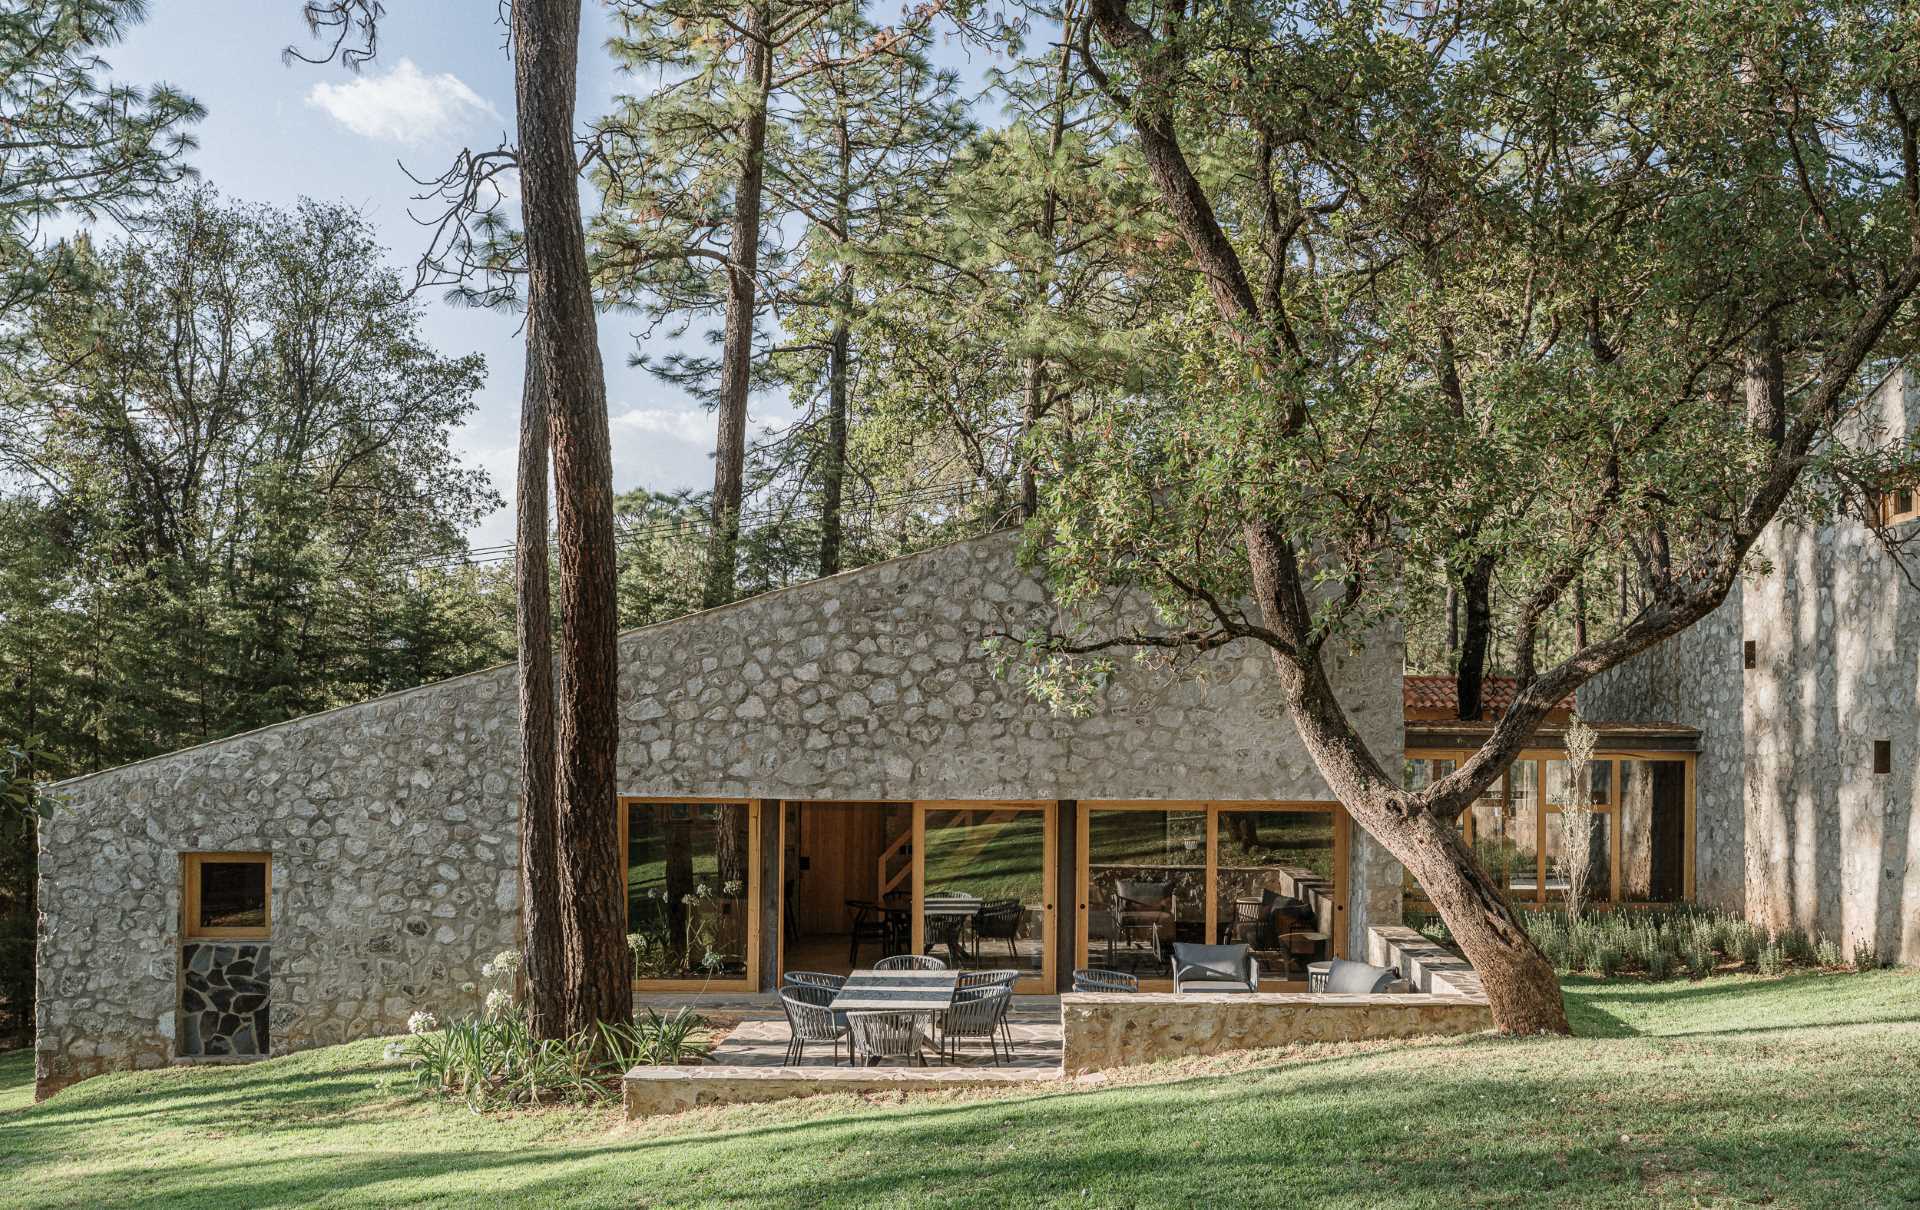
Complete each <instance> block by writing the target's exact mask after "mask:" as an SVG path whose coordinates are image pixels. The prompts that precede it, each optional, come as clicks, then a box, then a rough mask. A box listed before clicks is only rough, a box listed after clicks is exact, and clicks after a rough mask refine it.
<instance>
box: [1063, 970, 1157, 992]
mask: <svg viewBox="0 0 1920 1210" xmlns="http://www.w3.org/2000/svg"><path fill="white" fill-rule="evenodd" d="M1073 990H1074V991H1077V992H1137V991H1139V990H1140V980H1138V979H1136V978H1134V977H1133V976H1132V975H1129V974H1127V973H1126V972H1124V971H1109V970H1102V969H1101V968H1099V967H1097V966H1083V967H1081V968H1080V969H1079V970H1076V971H1074V972H1073Z"/></svg>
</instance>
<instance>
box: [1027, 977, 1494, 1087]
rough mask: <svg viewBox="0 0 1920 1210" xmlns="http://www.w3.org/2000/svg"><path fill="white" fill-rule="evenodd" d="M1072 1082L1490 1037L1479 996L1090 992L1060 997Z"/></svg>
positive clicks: (1490, 1017) (1066, 1062) (1066, 1064)
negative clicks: (1369, 1046) (1373, 1045)
mask: <svg viewBox="0 0 1920 1210" xmlns="http://www.w3.org/2000/svg"><path fill="white" fill-rule="evenodd" d="M1060 1016H1061V1025H1062V1028H1063V1030H1064V1031H1065V1058H1064V1060H1063V1066H1064V1067H1065V1069H1066V1070H1067V1072H1068V1073H1069V1074H1074V1073H1079V1072H1085V1071H1104V1070H1106V1069H1107V1068H1110V1067H1127V1066H1131V1065H1133V1064H1135V1063H1152V1062H1154V1061H1156V1060H1159V1059H1178V1058H1186V1057H1190V1056H1195V1055H1215V1054H1224V1053H1226V1052H1228V1051H1234V1050H1253V1049H1256V1048H1259V1047H1263V1046H1288V1045H1291V1044H1293V1043H1296V1042H1360V1041H1369V1040H1375V1039H1384V1038H1420V1037H1428V1036H1431V1035H1435V1034H1470V1033H1479V1032H1481V1031H1482V1030H1488V1029H1492V1028H1493V1015H1492V1012H1491V1010H1489V1009H1488V1007H1487V1001H1486V998H1485V997H1484V996H1477V997H1476V996H1433V995H1424V994H1420V993H1408V994H1404V995H1383V996H1347V995H1339V996H1336V995H1318V994H1313V993H1305V994H1301V993H1271V992H1258V993H1254V994H1251V995H1247V994H1240V995H1234V994H1224V995H1223V994H1220V993H1209V994H1198V995H1196V994H1188V995H1184V996H1179V995H1172V994H1169V993H1147V992H1137V993H1115V994H1102V993H1088V992H1078V993H1074V994H1071V995H1066V996H1062V997H1060Z"/></svg>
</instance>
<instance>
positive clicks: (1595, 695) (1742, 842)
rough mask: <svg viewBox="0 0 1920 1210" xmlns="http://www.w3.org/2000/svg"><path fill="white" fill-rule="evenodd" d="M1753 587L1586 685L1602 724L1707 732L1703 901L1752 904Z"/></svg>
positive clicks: (1701, 771) (1590, 711)
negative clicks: (1749, 716)
mask: <svg viewBox="0 0 1920 1210" xmlns="http://www.w3.org/2000/svg"><path fill="white" fill-rule="evenodd" d="M1743 613H1744V605H1743V591H1742V589H1741V587H1739V586H1737V585H1736V586H1735V588H1734V590H1733V592H1732V593H1730V594H1729V595H1728V597H1727V600H1726V601H1725V602H1724V603H1723V604H1722V605H1721V606H1720V608H1718V609H1716V610H1714V611H1713V612H1712V613H1710V614H1708V615H1707V616H1706V617H1704V618H1702V619H1701V620H1700V621H1698V622H1696V623H1695V624H1694V625H1693V626H1692V627H1690V628H1689V629H1687V630H1683V631H1681V632H1680V633H1679V634H1677V635H1675V636H1674V637H1672V638H1670V639H1668V640H1667V641H1666V642H1664V643H1662V644H1660V645H1659V646H1658V647H1655V648H1654V649H1653V650H1651V651H1648V652H1645V653H1643V654H1642V655H1640V656H1638V657H1636V658H1634V659H1632V660H1629V661H1627V662H1626V663H1625V664H1622V665H1620V666H1619V667H1618V668H1615V669H1613V670H1611V671H1609V672H1604V673H1602V674H1600V675H1599V676H1597V677H1595V678H1594V679H1593V680H1592V681H1590V682H1588V683H1587V684H1586V685H1584V686H1582V687H1581V689H1580V693H1579V710H1580V714H1581V716H1582V717H1584V718H1587V719H1590V720H1592V721H1595V722H1616V723H1681V724H1684V725H1686V726H1689V727H1696V728H1698V729H1699V731H1700V754H1699V756H1698V758H1697V760H1696V761H1695V764H1694V829H1695V831H1694V845H1695V853H1694V887H1695V893H1696V895H1697V897H1698V898H1699V900H1700V902H1702V903H1708V904H1712V905H1714V906H1716V907H1720V908H1723V909H1725V910H1727V911H1730V912H1740V911H1743V910H1745V904H1746V884H1747V868H1746V866H1747V843H1746V830H1747V818H1746V817H1747V806H1746V793H1745V786H1746V775H1747V774H1746V770H1747V742H1746V727H1745V723H1744V722H1743V720H1742V715H1741V710H1742V694H1743V684H1742V680H1741V677H1742V666H1741V646H1740V644H1741V642H1742V619H1743Z"/></svg>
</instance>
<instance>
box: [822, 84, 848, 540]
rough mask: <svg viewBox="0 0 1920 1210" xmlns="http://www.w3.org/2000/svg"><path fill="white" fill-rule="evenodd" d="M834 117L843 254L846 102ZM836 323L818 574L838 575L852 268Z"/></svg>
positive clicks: (843, 283) (839, 274)
mask: <svg viewBox="0 0 1920 1210" xmlns="http://www.w3.org/2000/svg"><path fill="white" fill-rule="evenodd" d="M839 100H840V108H839V112H838V113H836V114H835V115H834V117H835V123H834V150H835V152H836V153H837V157H838V158H837V161H836V168H837V172H838V177H837V180H836V186H837V187H836V188H835V190H834V196H833V201H834V215H833V217H834V233H833V235H834V239H835V240H837V241H838V242H839V245H840V247H841V249H842V250H843V251H844V250H845V249H846V247H847V245H848V244H850V243H852V241H853V213H852V211H853V184H852V176H853V138H852V132H851V131H849V130H848V128H847V111H846V105H845V99H844V98H840V99H839ZM832 306H833V324H832V328H831V329H830V332H829V335H828V338H827V446H826V449H825V450H824V451H822V453H821V463H820V574H821V575H823V576H830V575H833V574H834V573H835V572H837V571H839V570H840V541H841V512H840V509H841V504H842V501H843V498H844V495H845V489H846V476H847V372H848V367H847V362H848V360H849V359H850V357H851V356H852V352H853V269H852V268H851V267H850V266H848V265H846V264H842V265H841V266H840V267H839V269H838V270H837V271H836V272H835V274H834V283H833V303H832Z"/></svg>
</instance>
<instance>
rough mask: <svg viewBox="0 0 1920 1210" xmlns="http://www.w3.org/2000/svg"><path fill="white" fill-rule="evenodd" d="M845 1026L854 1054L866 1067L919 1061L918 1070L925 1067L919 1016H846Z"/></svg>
mask: <svg viewBox="0 0 1920 1210" xmlns="http://www.w3.org/2000/svg"><path fill="white" fill-rule="evenodd" d="M847 1024H848V1026H849V1027H850V1028H851V1029H852V1031H853V1050H854V1053H855V1054H856V1055H858V1056H859V1057H860V1058H862V1059H865V1060H866V1061H867V1065H868V1066H870V1067H871V1066H872V1065H873V1064H875V1063H882V1062H885V1061H886V1060H888V1059H899V1060H902V1061H905V1060H908V1059H918V1060H920V1066H922V1067H925V1066H926V1065H927V1056H926V1054H925V1053H924V1052H923V1051H922V1050H921V1047H922V1046H924V1045H926V1040H927V1039H926V1033H925V1027H924V1025H923V1024H922V1022H921V1017H920V1014H919V1013H848V1014H847Z"/></svg>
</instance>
